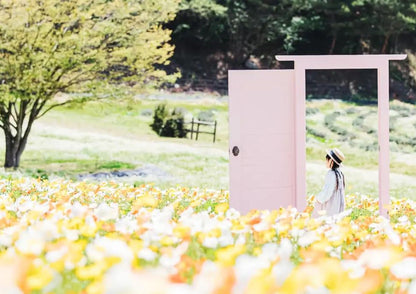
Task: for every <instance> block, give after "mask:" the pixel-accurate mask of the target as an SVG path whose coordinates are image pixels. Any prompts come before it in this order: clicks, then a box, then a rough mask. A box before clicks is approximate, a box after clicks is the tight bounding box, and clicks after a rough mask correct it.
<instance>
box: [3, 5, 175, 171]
mask: <svg viewBox="0 0 416 294" xmlns="http://www.w3.org/2000/svg"><path fill="white" fill-rule="evenodd" d="M178 5H179V1H178V0H164V1H154V0H142V1H137V0H42V1H39V0H0V127H1V128H2V129H3V131H4V134H5V138H6V160H5V167H18V166H19V161H20V156H21V154H22V152H23V150H24V148H25V146H26V143H27V139H28V136H29V133H30V130H31V127H32V124H33V122H34V121H35V120H36V119H38V118H39V117H41V116H42V115H44V114H45V113H46V112H47V111H49V110H50V109H52V108H54V107H56V106H60V105H63V104H65V103H68V102H69V101H70V100H71V99H70V100H66V101H56V100H54V99H53V98H54V97H55V95H56V94H57V93H60V92H71V93H74V92H79V91H87V90H88V91H93V90H99V87H97V86H96V85H97V83H96V82H97V81H102V82H105V83H109V84H111V83H129V85H132V86H134V85H136V86H140V87H143V86H150V85H159V84H160V83H164V82H172V81H174V80H175V79H176V77H177V74H171V75H169V74H167V73H166V72H165V71H164V70H162V69H161V68H160V67H161V66H163V65H167V64H168V63H169V58H170V57H171V56H172V54H173V49H174V47H173V45H172V44H170V43H169V41H170V34H171V31H170V30H168V29H166V28H164V27H163V23H166V22H168V21H171V20H173V19H174V17H175V15H176V12H177V9H178ZM72 97H75V96H72Z"/></svg>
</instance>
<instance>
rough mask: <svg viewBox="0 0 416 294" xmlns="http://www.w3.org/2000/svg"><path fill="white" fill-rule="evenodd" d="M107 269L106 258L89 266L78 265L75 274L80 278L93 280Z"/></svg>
mask: <svg viewBox="0 0 416 294" xmlns="http://www.w3.org/2000/svg"><path fill="white" fill-rule="evenodd" d="M106 269H107V263H106V262H105V260H101V261H99V262H96V263H93V264H90V265H87V266H83V267H78V268H77V269H76V270H75V274H76V276H77V277H78V278H79V279H80V280H91V279H94V278H97V277H101V275H102V274H103V273H104V272H105V270H106Z"/></svg>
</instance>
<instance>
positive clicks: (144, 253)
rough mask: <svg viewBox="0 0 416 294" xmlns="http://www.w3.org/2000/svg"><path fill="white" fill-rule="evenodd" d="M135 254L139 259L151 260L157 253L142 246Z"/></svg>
mask: <svg viewBox="0 0 416 294" xmlns="http://www.w3.org/2000/svg"><path fill="white" fill-rule="evenodd" d="M137 256H138V257H139V258H141V259H144V260H147V261H152V260H154V259H155V258H156V257H157V254H156V253H155V252H154V251H152V250H151V249H149V248H143V249H142V250H140V251H139V252H138V253H137Z"/></svg>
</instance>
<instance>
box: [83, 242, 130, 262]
mask: <svg viewBox="0 0 416 294" xmlns="http://www.w3.org/2000/svg"><path fill="white" fill-rule="evenodd" d="M86 253H87V256H88V258H89V259H91V260H92V261H98V260H101V259H103V258H105V257H109V256H116V257H120V258H121V260H122V261H125V262H127V263H130V262H131V261H132V260H133V252H132V251H131V249H130V247H129V246H128V245H127V244H126V243H125V242H124V241H122V240H116V239H111V238H107V237H98V238H96V239H95V240H94V241H93V242H92V243H90V244H88V245H87V248H86Z"/></svg>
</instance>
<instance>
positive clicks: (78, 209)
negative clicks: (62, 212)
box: [69, 201, 88, 217]
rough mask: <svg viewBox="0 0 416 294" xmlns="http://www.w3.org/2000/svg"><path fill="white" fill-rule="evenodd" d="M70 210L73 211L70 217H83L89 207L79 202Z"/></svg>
mask: <svg viewBox="0 0 416 294" xmlns="http://www.w3.org/2000/svg"><path fill="white" fill-rule="evenodd" d="M70 209H71V213H70V214H69V216H70V217H83V216H84V214H85V213H86V212H87V210H88V208H87V207H85V206H83V205H82V204H81V203H79V202H78V201H76V202H75V203H74V204H72V205H71V208H70Z"/></svg>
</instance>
